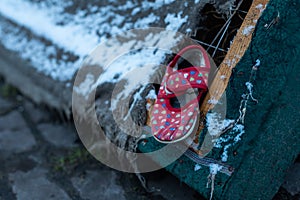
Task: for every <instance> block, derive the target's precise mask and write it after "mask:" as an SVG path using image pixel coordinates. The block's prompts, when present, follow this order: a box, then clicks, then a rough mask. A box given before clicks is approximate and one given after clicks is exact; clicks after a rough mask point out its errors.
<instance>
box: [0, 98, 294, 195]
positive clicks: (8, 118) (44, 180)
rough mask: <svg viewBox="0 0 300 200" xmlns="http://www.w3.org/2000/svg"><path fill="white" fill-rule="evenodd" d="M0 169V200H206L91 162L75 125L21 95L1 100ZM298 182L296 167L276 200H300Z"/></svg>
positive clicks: (162, 179) (180, 187)
mask: <svg viewBox="0 0 300 200" xmlns="http://www.w3.org/2000/svg"><path fill="white" fill-rule="evenodd" d="M0 163H1V164H0V200H14V199H17V200H40V199H45V200H47V199H53V200H63V199H66V200H69V199H76V200H77V199H78V200H80V199H90V200H95V199H96V200H106V199H110V200H111V199H118V200H126V199H128V200H129V199H130V200H131V199H144V200H147V199H161V200H163V199H172V200H179V199H189V200H190V199H191V200H193V199H202V197H200V196H199V195H198V194H197V193H196V192H195V191H193V190H192V189H190V188H189V187H187V186H186V185H185V184H183V183H180V182H179V181H178V180H177V179H176V178H175V177H173V176H172V175H171V174H169V173H167V172H165V171H164V170H160V171H157V172H152V173H147V174H145V177H146V178H147V180H148V181H149V186H150V187H155V189H156V192H154V193H151V194H149V193H147V192H146V191H145V190H144V189H143V188H142V187H141V185H140V183H139V181H138V179H137V178H136V176H135V175H133V174H127V173H121V172H117V171H114V170H112V169H110V168H108V167H106V166H104V165H102V164H101V163H100V162H98V161H96V160H95V159H94V158H92V157H91V156H90V155H89V154H88V153H87V152H86V151H85V149H84V147H83V146H82V145H81V143H80V140H79V139H78V137H77V134H76V130H75V129H74V127H73V126H72V124H71V123H70V122H63V120H62V119H59V117H58V114H57V113H55V112H54V111H51V109H48V110H47V108H39V107H37V106H36V105H34V104H33V103H32V102H30V101H29V100H28V99H26V98H24V97H22V96H21V95H15V96H13V97H11V96H10V97H8V98H6V97H3V96H0ZM299 176H300V172H299V163H297V164H296V165H295V167H292V168H291V174H289V175H288V178H287V181H286V182H285V183H284V187H285V188H286V189H283V188H281V190H282V191H283V192H282V191H281V192H280V193H279V194H278V195H277V197H275V199H276V198H277V199H281V197H282V195H284V197H290V199H292V195H294V197H296V196H297V195H298V194H299V180H300V178H299ZM287 191H288V192H289V193H288V192H287ZM297 197H299V196H297ZM286 199H289V198H286Z"/></svg>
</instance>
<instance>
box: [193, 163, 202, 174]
mask: <svg viewBox="0 0 300 200" xmlns="http://www.w3.org/2000/svg"><path fill="white" fill-rule="evenodd" d="M201 168H202V167H201V165H199V164H195V167H194V171H195V172H196V171H198V170H200V169H201Z"/></svg>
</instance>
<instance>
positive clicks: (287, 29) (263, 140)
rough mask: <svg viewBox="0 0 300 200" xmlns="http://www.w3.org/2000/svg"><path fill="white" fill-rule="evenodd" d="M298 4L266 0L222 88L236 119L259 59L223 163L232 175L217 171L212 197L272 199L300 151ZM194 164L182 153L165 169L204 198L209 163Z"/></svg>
mask: <svg viewBox="0 0 300 200" xmlns="http://www.w3.org/2000/svg"><path fill="white" fill-rule="evenodd" d="M299 4H300V2H299V0H285V1H282V0H271V1H270V2H269V4H268V7H267V9H266V10H265V11H264V14H263V16H262V17H261V19H260V20H259V22H258V26H257V28H256V30H255V32H254V35H253V40H252V42H251V45H250V47H249V49H248V50H247V52H246V54H245V55H244V57H243V58H242V60H241V61H240V62H239V64H238V65H237V66H236V69H235V70H234V73H233V75H232V77H231V81H230V84H229V86H228V88H227V91H226V92H227V93H226V94H227V104H228V105H227V108H228V109H227V118H229V119H236V118H237V117H238V115H239V113H238V108H239V103H240V100H241V95H242V94H243V93H244V92H246V91H247V89H246V86H245V83H246V82H247V81H248V80H249V76H250V73H251V68H252V66H253V65H254V64H255V60H256V59H260V61H261V66H260V68H259V71H258V74H257V77H256V80H255V82H254V87H253V95H254V97H255V98H257V99H258V101H259V102H258V104H255V103H254V102H250V103H249V104H248V106H247V113H246V117H245V134H244V135H243V136H242V140H241V141H240V142H238V143H237V145H235V146H234V147H233V148H230V149H229V151H228V155H229V158H228V162H227V164H229V165H232V166H233V167H234V168H235V172H234V173H233V175H232V176H231V177H229V176H227V175H224V174H221V173H218V174H217V176H216V181H215V183H216V184H215V192H214V199H272V197H273V196H274V194H275V193H276V192H277V190H278V189H279V186H280V185H281V184H282V182H283V178H284V175H285V172H286V170H287V168H288V167H289V166H290V165H291V164H292V163H293V161H294V160H295V158H296V156H297V155H298V154H299V152H300V137H299V132H300V123H299V111H300V103H299V100H300V92H299V87H300V84H299V83H300V59H299V56H300V54H299V52H300V5H299ZM278 12H279V14H280V20H279V22H278V23H277V24H275V25H273V26H272V27H271V28H270V29H268V30H267V29H266V28H265V24H268V23H270V22H271V21H272V20H273V19H274V18H275V17H276V16H277V14H278ZM157 145H158V144H157V142H155V141H154V140H150V141H149V142H148V143H147V144H146V145H140V149H141V151H151V150H153V149H155V147H157ZM233 152H234V153H233ZM221 153H222V149H214V150H213V151H212V152H211V153H210V154H209V155H208V157H212V158H215V159H219V160H220V154H221ZM160 159H162V158H160ZM158 162H159V160H158ZM194 166H195V163H194V162H192V161H191V160H189V159H188V158H186V157H185V156H182V157H181V158H180V159H178V160H177V161H176V162H175V163H173V164H171V165H170V166H168V167H167V170H168V171H170V172H171V173H172V174H174V175H175V176H177V177H178V178H179V179H180V180H181V181H183V182H185V183H187V184H188V185H190V186H191V187H193V188H194V189H196V190H197V191H198V192H199V193H200V194H202V195H203V196H205V197H207V198H208V197H209V194H210V188H209V189H208V188H206V183H207V176H208V174H209V169H208V168H207V167H202V168H201V169H200V170H198V171H196V172H195V171H194Z"/></svg>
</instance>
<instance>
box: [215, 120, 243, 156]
mask: <svg viewBox="0 0 300 200" xmlns="http://www.w3.org/2000/svg"><path fill="white" fill-rule="evenodd" d="M244 133H245V130H244V125H242V124H236V125H235V126H234V127H233V129H232V131H230V132H229V133H228V134H227V135H225V136H222V137H220V138H218V139H217V140H216V143H215V145H214V147H216V148H223V153H222V154H221V160H222V162H227V160H228V149H229V148H231V147H233V146H234V145H236V144H237V143H238V142H239V141H240V140H241V136H242V135H243V134H244ZM222 144H223V145H222Z"/></svg>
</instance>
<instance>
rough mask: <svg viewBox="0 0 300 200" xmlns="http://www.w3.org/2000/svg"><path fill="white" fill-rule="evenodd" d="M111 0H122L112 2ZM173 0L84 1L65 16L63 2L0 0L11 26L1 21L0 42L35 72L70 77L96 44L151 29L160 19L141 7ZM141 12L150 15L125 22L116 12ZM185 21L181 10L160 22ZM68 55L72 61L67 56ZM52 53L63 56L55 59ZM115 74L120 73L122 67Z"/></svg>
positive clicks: (174, 28) (0, 12)
mask: <svg viewBox="0 0 300 200" xmlns="http://www.w3.org/2000/svg"><path fill="white" fill-rule="evenodd" d="M110 2H111V3H114V4H121V3H118V2H117V1H113V0H112V1H110ZM174 2H175V0H155V1H154V2H149V1H147V0H143V1H142V2H139V3H137V2H136V1H126V3H125V4H123V5H119V6H115V5H109V4H108V5H105V6H94V5H93V6H92V5H89V4H88V5H87V6H86V9H85V10H80V8H79V9H77V10H75V11H74V13H72V14H70V13H68V12H66V11H65V9H66V8H67V7H69V6H72V4H73V2H72V1H68V0H66V1H61V0H59V1H58V0H51V1H34V2H30V1H26V0H14V1H11V0H1V1H0V15H2V16H4V18H6V19H9V20H11V21H12V22H14V23H15V24H16V25H12V24H10V23H7V21H5V20H4V19H2V20H0V34H1V37H0V42H1V43H2V44H3V45H4V46H5V47H6V48H7V49H9V50H12V51H14V52H16V53H17V54H19V55H20V57H22V58H23V59H25V60H28V61H30V62H31V64H32V65H33V67H34V68H36V69H37V70H38V71H39V72H42V73H44V74H46V75H48V76H50V77H52V78H53V79H55V80H59V81H70V80H71V79H72V77H73V75H74V74H75V72H76V70H78V69H79V67H80V63H81V62H82V60H83V59H84V58H85V57H86V56H87V55H89V53H90V52H91V51H92V50H93V49H94V48H95V47H96V46H97V45H98V44H101V43H102V42H105V41H106V40H107V39H108V38H109V37H110V36H113V35H117V34H123V33H124V32H125V31H127V30H130V29H133V28H147V27H150V26H151V25H152V24H153V23H155V22H157V21H160V17H159V16H157V15H155V14H154V12H146V11H150V9H152V10H156V9H159V8H161V7H162V6H165V5H168V4H171V3H174ZM141 10H143V12H145V13H149V15H148V16H147V15H146V16H144V17H142V18H139V19H138V20H136V21H135V22H132V21H130V20H131V18H130V17H131V16H130V17H129V19H128V18H127V17H124V16H122V15H120V14H118V12H120V11H122V12H123V11H124V12H129V13H131V14H132V15H135V14H137V13H140V12H141ZM187 19H188V16H184V17H183V13H182V12H179V13H173V14H168V15H167V16H166V17H165V19H162V21H165V22H166V24H167V28H168V29H169V30H172V31H177V30H178V29H179V28H180V27H181V26H182V24H183V23H185V22H186V21H187ZM7 26H9V27H7ZM18 27H20V28H18ZM21 27H22V28H21ZM23 28H25V30H29V31H30V33H32V36H28V34H27V33H26V32H25V31H24V29H23ZM45 41H46V44H47V45H46V44H45ZM160 42H163V41H160ZM169 47H170V45H169ZM70 54H71V55H72V58H73V59H70V58H69V56H68V55H70ZM57 55H62V56H61V58H58V57H59V56H57ZM147 55H148V54H147ZM74 58H76V59H74ZM151 58H152V59H154V60H155V59H157V62H160V61H161V59H162V58H163V56H162V55H155V56H154V57H153V56H152V57H151ZM140 60H141V59H140ZM147 61H148V60H147ZM130 62H132V60H131V61H130ZM155 62H156V61H155ZM157 62H156V63H157ZM135 64H136V63H133V65H134V66H138V65H135ZM127 65H128V64H127ZM126 69H127V70H131V69H132V68H126ZM119 70H120V69H119ZM120 73H121V74H123V73H124V71H122V72H120ZM107 74H108V71H107ZM111 74H114V75H115V74H116V72H111ZM109 77H110V79H108V78H107V79H105V81H108V82H111V81H115V80H114V79H111V77H112V76H109Z"/></svg>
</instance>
